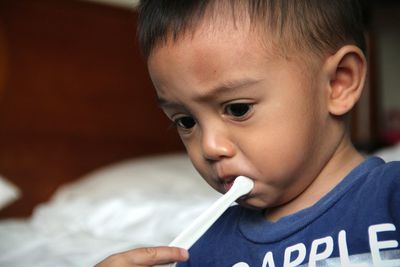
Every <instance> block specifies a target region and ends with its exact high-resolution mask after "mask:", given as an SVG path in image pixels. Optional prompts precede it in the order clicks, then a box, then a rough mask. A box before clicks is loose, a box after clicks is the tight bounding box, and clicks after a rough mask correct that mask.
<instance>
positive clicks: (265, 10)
mask: <svg viewBox="0 0 400 267" xmlns="http://www.w3.org/2000/svg"><path fill="white" fill-rule="evenodd" d="M365 1H366V0H141V1H140V4H139V7H138V10H139V24H138V39H139V44H140V47H141V49H142V52H143V54H144V56H145V57H148V56H149V55H150V54H151V52H152V50H153V49H154V48H155V47H156V46H157V45H160V44H162V43H163V42H166V41H167V40H169V39H170V38H172V40H176V39H177V38H178V37H180V36H182V35H183V34H185V33H186V32H187V31H192V32H194V31H195V30H196V26H197V25H198V23H199V22H201V21H202V20H203V19H204V18H205V14H206V13H207V12H214V13H213V14H216V12H219V11H222V10H224V9H227V8H229V9H228V10H230V11H232V14H233V16H235V11H245V12H248V14H249V16H250V19H251V23H252V24H253V26H256V27H257V28H258V29H261V30H262V29H263V27H261V28H260V26H264V27H266V30H269V33H272V34H273V35H274V36H276V37H278V39H277V40H279V45H280V46H284V47H285V49H288V48H289V49H290V48H292V49H293V48H295V49H299V48H303V49H306V50H308V51H309V52H312V53H315V54H319V55H321V54H324V53H327V52H328V53H334V52H336V51H337V50H338V49H339V48H340V47H341V46H343V45H346V44H354V45H357V46H358V47H359V48H360V49H361V50H363V51H364V52H365V49H366V44H365V36H364V35H365V28H366V25H365V24H366V23H365V22H366V20H365V17H364V14H365V11H366V8H365V7H366V5H364V4H365V3H364V2H365ZM233 18H234V20H235V19H236V18H235V17H233ZM260 22H263V24H260Z"/></svg>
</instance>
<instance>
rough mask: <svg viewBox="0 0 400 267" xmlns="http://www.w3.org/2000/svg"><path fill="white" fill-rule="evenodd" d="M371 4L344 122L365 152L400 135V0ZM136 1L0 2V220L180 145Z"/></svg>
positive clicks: (24, 213) (21, 214)
mask: <svg viewBox="0 0 400 267" xmlns="http://www.w3.org/2000/svg"><path fill="white" fill-rule="evenodd" d="M375 2H376V3H375ZM375 2H374V3H371V9H370V12H369V13H370V18H369V21H370V32H369V36H368V42H369V47H370V51H369V59H370V72H369V77H368V85H367V89H366V91H365V92H364V95H363V97H362V100H361V101H360V103H359V104H358V106H357V108H356V110H355V111H354V113H353V115H352V125H351V127H352V137H353V140H354V142H355V144H356V146H357V147H358V148H359V149H360V150H362V151H363V152H365V153H370V152H373V151H375V150H377V149H381V148H384V147H387V146H392V145H395V144H396V143H397V142H399V141H400V90H399V85H400V71H399V67H400V19H399V16H400V2H399V1H375ZM134 6H135V1H129V0H120V1H117V0H97V1H95V0H91V1H83V0H0V89H1V90H0V174H2V175H3V176H4V177H6V178H7V179H8V180H9V181H11V182H12V183H14V184H15V185H16V186H17V187H18V188H19V189H20V191H21V196H20V198H19V199H18V200H17V201H15V202H13V203H12V204H10V205H9V206H7V207H6V208H4V209H2V210H0V218H6V217H14V216H17V217H25V216H29V215H30V214H31V212H32V209H33V207H34V206H35V205H37V204H38V203H42V202H44V201H46V200H48V199H49V197H50V196H51V195H52V194H53V193H54V191H55V190H56V189H57V187H58V186H59V185H60V184H63V183H66V182H69V181H72V180H74V179H76V178H77V177H80V176H81V175H83V174H85V173H87V172H89V171H90V170H93V169H95V168H98V167H100V166H103V165H106V164H109V163H112V162H117V161H119V160H122V159H125V158H132V157H136V156H139V155H140V156H143V155H150V154H156V153H162V152H166V151H182V150H183V147H182V145H181V144H180V141H179V138H178V136H177V135H176V134H175V132H174V131H169V130H168V122H167V120H166V119H165V118H164V115H163V114H162V112H161V111H160V110H159V109H158V108H157V105H156V102H155V97H154V93H153V90H152V85H151V82H150V80H149V78H148V75H147V70H146V67H145V64H144V62H143V59H142V58H141V56H140V53H139V52H138V48H137V44H136V39H135V37H136V36H135V28H136V13H135V9H134ZM160 136H161V137H162V138H160ZM137 140H140V142H137ZM138 143H139V144H138ZM32 188H39V189H35V190H32Z"/></svg>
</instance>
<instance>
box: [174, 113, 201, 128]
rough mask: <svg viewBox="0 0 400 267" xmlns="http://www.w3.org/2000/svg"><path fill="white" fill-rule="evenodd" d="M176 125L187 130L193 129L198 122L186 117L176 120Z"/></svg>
mask: <svg viewBox="0 0 400 267" xmlns="http://www.w3.org/2000/svg"><path fill="white" fill-rule="evenodd" d="M174 123H175V125H176V126H177V127H180V128H183V129H186V130H187V129H191V128H193V127H194V126H195V124H196V121H195V120H194V119H193V118H192V117H189V116H186V117H180V118H177V119H176V120H174Z"/></svg>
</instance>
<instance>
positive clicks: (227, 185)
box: [219, 176, 237, 193]
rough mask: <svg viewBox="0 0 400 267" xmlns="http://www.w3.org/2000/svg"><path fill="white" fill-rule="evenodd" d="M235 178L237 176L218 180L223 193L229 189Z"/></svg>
mask: <svg viewBox="0 0 400 267" xmlns="http://www.w3.org/2000/svg"><path fill="white" fill-rule="evenodd" d="M236 177H237V176H229V177H221V178H220V179H219V181H220V183H221V184H222V186H223V188H224V191H225V193H226V192H228V191H229V190H230V189H231V187H232V185H233V182H234V181H235V179H236Z"/></svg>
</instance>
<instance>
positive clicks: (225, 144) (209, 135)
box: [201, 128, 236, 161]
mask: <svg viewBox="0 0 400 267" xmlns="http://www.w3.org/2000/svg"><path fill="white" fill-rule="evenodd" d="M201 145H202V151H203V157H204V158H205V159H207V160H211V161H217V160H220V159H223V158H230V157H233V156H234V155H235V153H236V146H235V144H234V143H233V142H232V141H231V140H230V138H229V134H228V133H227V132H226V130H222V131H221V130H217V129H215V128H214V129H210V130H208V131H204V132H203V136H202V144H201Z"/></svg>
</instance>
